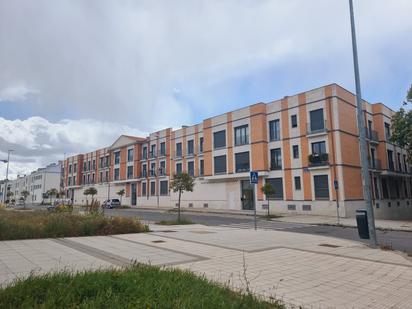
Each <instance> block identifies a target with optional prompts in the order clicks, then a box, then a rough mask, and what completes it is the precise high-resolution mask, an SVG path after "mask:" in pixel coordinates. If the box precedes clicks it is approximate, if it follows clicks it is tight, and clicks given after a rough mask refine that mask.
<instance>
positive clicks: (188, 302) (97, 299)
mask: <svg viewBox="0 0 412 309" xmlns="http://www.w3.org/2000/svg"><path fill="white" fill-rule="evenodd" d="M0 308H276V309H280V308H284V306H283V305H282V304H280V303H279V302H278V301H271V302H266V301H262V300H260V299H258V298H257V297H254V296H252V295H251V294H242V293H238V292H233V291H231V290H230V289H229V288H227V287H225V286H222V285H219V284H216V283H212V282H211V281H209V280H207V279H205V278H204V277H198V276H196V275H194V274H193V273H191V272H189V271H182V270H177V269H160V268H158V267H153V266H148V265H135V266H133V267H129V268H126V269H124V270H118V269H108V270H99V271H94V272H92V271H87V272H81V273H72V272H68V271H65V272H60V273H54V274H45V275H41V276H38V277H36V276H33V275H32V276H30V277H29V278H27V279H25V280H20V281H17V282H15V283H14V284H13V285H11V286H9V287H6V288H4V289H0Z"/></svg>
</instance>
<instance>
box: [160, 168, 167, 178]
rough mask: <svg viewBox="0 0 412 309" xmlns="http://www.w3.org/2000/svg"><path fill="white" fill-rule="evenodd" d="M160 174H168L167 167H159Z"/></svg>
mask: <svg viewBox="0 0 412 309" xmlns="http://www.w3.org/2000/svg"><path fill="white" fill-rule="evenodd" d="M159 176H166V169H164V168H162V167H161V168H159Z"/></svg>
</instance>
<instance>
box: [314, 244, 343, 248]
mask: <svg viewBox="0 0 412 309" xmlns="http://www.w3.org/2000/svg"><path fill="white" fill-rule="evenodd" d="M319 246H321V247H328V248H339V247H340V246H337V245H331V244H320V245H319Z"/></svg>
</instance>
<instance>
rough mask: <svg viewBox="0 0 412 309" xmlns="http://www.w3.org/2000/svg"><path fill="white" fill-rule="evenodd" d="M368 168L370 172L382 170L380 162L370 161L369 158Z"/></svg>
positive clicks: (376, 160)
mask: <svg viewBox="0 0 412 309" xmlns="http://www.w3.org/2000/svg"><path fill="white" fill-rule="evenodd" d="M369 168H370V169H372V170H381V169H382V164H381V160H378V159H373V160H371V159H370V158H369Z"/></svg>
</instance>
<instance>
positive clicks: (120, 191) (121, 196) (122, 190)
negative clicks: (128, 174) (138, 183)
mask: <svg viewBox="0 0 412 309" xmlns="http://www.w3.org/2000/svg"><path fill="white" fill-rule="evenodd" d="M125 193H126V191H125V190H124V189H121V190H119V192H117V193H116V194H117V195H118V196H120V205H121V204H122V199H123V195H124V194H125Z"/></svg>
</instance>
